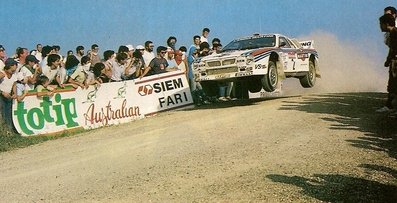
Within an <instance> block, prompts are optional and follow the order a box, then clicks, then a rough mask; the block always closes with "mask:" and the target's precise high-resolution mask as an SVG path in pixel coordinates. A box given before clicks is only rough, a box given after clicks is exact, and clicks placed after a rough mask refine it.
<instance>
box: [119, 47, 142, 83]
mask: <svg viewBox="0 0 397 203" xmlns="http://www.w3.org/2000/svg"><path fill="white" fill-rule="evenodd" d="M132 56H133V57H132V59H131V64H130V65H129V66H126V68H125V70H124V77H125V79H126V80H132V79H135V78H138V77H139V76H140V75H141V74H142V71H143V70H144V69H145V62H144V61H143V58H142V52H141V51H139V50H135V51H134V53H132Z"/></svg>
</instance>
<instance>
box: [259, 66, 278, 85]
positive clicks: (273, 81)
mask: <svg viewBox="0 0 397 203" xmlns="http://www.w3.org/2000/svg"><path fill="white" fill-rule="evenodd" d="M267 69H268V70H267V74H266V75H264V76H263V77H262V79H261V82H262V87H263V89H264V90H265V91H266V92H273V91H274V90H275V89H276V88H277V83H278V72H277V66H276V63H275V62H274V61H269V65H268V68H267Z"/></svg>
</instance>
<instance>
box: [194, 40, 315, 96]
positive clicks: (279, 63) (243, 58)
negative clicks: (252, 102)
mask: <svg viewBox="0 0 397 203" xmlns="http://www.w3.org/2000/svg"><path fill="white" fill-rule="evenodd" d="M193 73H194V77H195V80H196V81H197V82H200V83H201V85H202V86H203V89H204V91H206V92H207V90H209V89H214V85H215V84H216V83H217V82H228V81H235V82H241V83H242V84H244V86H245V87H247V89H248V90H249V91H250V92H259V91H260V90H261V89H262V88H263V89H264V90H265V91H267V92H273V91H274V90H275V89H276V88H277V84H278V83H279V80H281V79H284V78H286V77H287V78H288V77H295V78H298V79H299V81H300V84H301V85H302V87H304V88H310V87H313V86H314V84H315V82H316V77H320V74H319V67H318V54H317V51H316V50H315V49H314V48H313V41H312V40H309V41H301V42H299V41H297V40H296V39H290V38H288V37H286V36H283V35H281V34H264V35H261V34H254V35H252V36H248V37H244V38H239V39H235V40H233V41H231V42H230V43H229V44H227V45H226V46H225V47H224V48H223V49H222V51H221V53H219V54H212V55H209V56H205V57H202V58H199V59H197V60H196V61H195V62H194V64H193ZM209 87H210V88H209Z"/></svg>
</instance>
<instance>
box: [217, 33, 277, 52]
mask: <svg viewBox="0 0 397 203" xmlns="http://www.w3.org/2000/svg"><path fill="white" fill-rule="evenodd" d="M275 45H276V36H275V35H271V36H265V37H258V38H249V39H242V40H233V41H232V42H230V43H229V44H228V45H226V46H225V47H224V48H223V49H222V52H224V51H230V50H245V49H257V48H260V47H274V46H275Z"/></svg>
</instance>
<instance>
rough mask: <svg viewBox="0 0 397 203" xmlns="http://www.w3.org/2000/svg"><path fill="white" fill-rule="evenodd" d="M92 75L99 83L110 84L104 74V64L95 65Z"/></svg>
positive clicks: (108, 78)
mask: <svg viewBox="0 0 397 203" xmlns="http://www.w3.org/2000/svg"><path fill="white" fill-rule="evenodd" d="M93 73H94V76H95V79H96V80H97V81H98V82H99V83H107V82H110V77H108V76H107V74H106V70H105V64H103V63H97V64H95V66H94V68H93Z"/></svg>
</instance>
